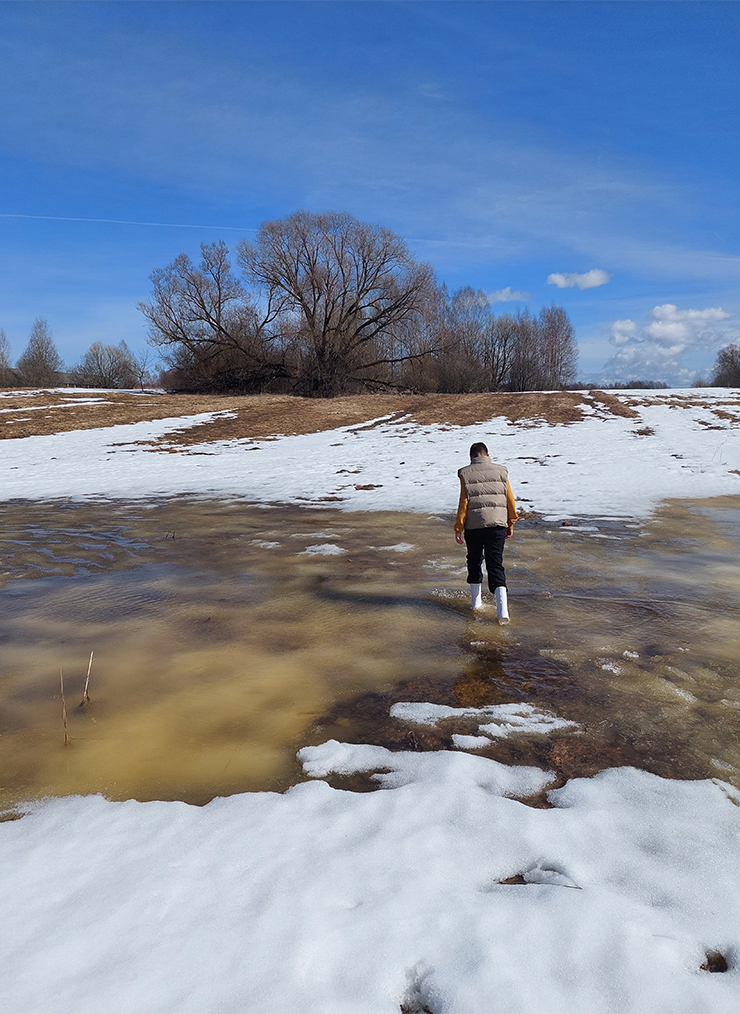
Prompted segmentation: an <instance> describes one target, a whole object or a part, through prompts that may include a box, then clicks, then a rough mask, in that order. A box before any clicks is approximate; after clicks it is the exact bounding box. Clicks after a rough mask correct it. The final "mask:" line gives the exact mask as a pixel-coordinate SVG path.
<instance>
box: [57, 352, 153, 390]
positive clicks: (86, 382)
mask: <svg viewBox="0 0 740 1014" xmlns="http://www.w3.org/2000/svg"><path fill="white" fill-rule="evenodd" d="M70 379H71V380H72V382H73V383H75V384H78V385H79V386H80V387H113V388H129V387H134V386H135V384H136V379H137V370H136V362H135V360H134V357H133V354H132V353H131V350H130V349H129V347H128V345H126V342H123V341H122V342H120V343H119V344H118V345H105V344H103V342H93V344H92V345H91V346H90V348H89V349H88V350H87V352H86V353H85V355H84V356H83V357H82V361H81V362H80V363H79V364H78V365H77V366H75V367H74V368H73V369H72V370H70Z"/></svg>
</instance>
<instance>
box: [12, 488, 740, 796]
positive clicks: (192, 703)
mask: <svg viewBox="0 0 740 1014" xmlns="http://www.w3.org/2000/svg"><path fill="white" fill-rule="evenodd" d="M1 541H2V546H1V547H0V548H1V549H2V552H3V571H4V575H3V578H2V590H1V591H0V596H1V597H2V603H3V608H2V611H1V614H0V646H1V647H2V653H1V655H0V734H1V735H0V764H1V765H2V768H1V770H2V779H1V798H0V801H1V802H3V803H5V804H7V803H10V802H13V801H15V800H18V799H23V798H28V797H29V796H39V795H44V794H48V793H55V794H56V793H66V792H92V791H102V792H105V793H106V794H107V795H109V796H111V797H112V798H127V797H129V796H134V797H136V798H139V799H151V798H164V799H174V798H180V799H186V800H189V801H193V802H204V801H206V800H207V799H210V798H212V797H213V796H214V795H218V794H224V793H229V792H235V791H244V790H246V789H256V788H282V787H284V786H285V785H287V784H289V783H290V782H291V781H292V780H295V779H296V778H297V777H299V772H298V769H297V766H296V764H295V761H294V759H293V758H294V753H295V750H296V749H297V748H298V747H300V746H301V745H304V744H305V743H308V742H317V741H320V740H321V739H325V738H327V736H328V735H335V736H337V737H338V738H346V739H366V740H367V741H372V742H384V743H387V744H388V745H391V746H397V747H403V748H406V749H434V748H440V747H449V745H450V742H449V740H450V737H449V730H445V728H444V727H442V728H440V729H437V730H423V729H418V728H417V729H415V730H410V729H409V728H407V727H404V726H403V725H402V724H401V723H399V722H397V721H395V720H390V719H388V708H389V706H390V704H391V703H393V702H394V701H396V700H431V701H435V702H437V703H448V704H456V705H461V706H465V707H471V706H472V707H477V706H481V705H484V704H489V703H505V702H507V701H518V700H532V701H539V702H542V703H545V704H548V705H549V706H551V707H553V708H555V710H557V711H558V712H559V713H560V714H562V715H563V716H564V717H566V718H570V719H573V720H574V721H576V722H578V723H579V724H581V725H582V726H583V727H584V728H585V730H586V732H585V734H583V735H580V736H559V737H548V738H545V739H540V740H532V739H527V738H526V737H525V738H523V739H522V738H517V739H514V740H502V741H501V742H498V743H496V744H492V745H491V747H490V748H489V749H487V750H486V751H485V753H487V754H488V755H490V756H495V757H498V758H499V759H502V760H506V761H507V762H512V763H522V762H527V763H533V762H534V763H541V764H547V765H549V766H551V767H556V768H557V769H558V770H559V771H561V773H562V774H563V776H564V777H570V776H572V775H574V774H579V773H591V772H592V771H593V770H598V769H599V768H600V767H603V766H606V765H609V764H615V763H616V764H620V763H634V764H638V765H639V766H642V767H646V768H649V769H651V770H655V771H657V772H658V773H661V774H669V775H670V774H672V775H678V776H684V777H706V776H719V777H721V778H724V779H726V780H729V781H735V783H736V784H738V781H739V779H738V773H739V772H740V747H738V743H740V738H739V737H738V733H740V689H739V687H738V682H737V675H738V662H737V647H738V646H737V629H738V601H739V599H738V592H740V568H738V565H737V562H736V561H737V560H738V550H739V549H740V498H727V497H726V498H722V499H717V500H713V501H702V502H701V503H700V504H694V505H691V504H686V503H682V502H679V503H670V504H666V505H665V506H664V507H663V509H662V510H661V511H659V512H658V513H657V515H656V516H655V518H654V519H653V520H651V521H650V522H649V523H646V524H644V525H635V524H627V525H625V524H620V523H619V522H611V523H598V524H596V525H594V524H593V523H589V524H584V525H569V526H565V527H563V526H560V525H556V524H550V525H547V524H543V523H537V522H535V521H531V522H524V523H520V525H519V526H518V531H517V536H516V538H515V539H514V540H512V543H511V544H510V546H509V548H508V550H507V554H508V555H507V568H508V571H509V576H510V585H511V603H512V625H511V627H509V628H499V627H498V626H497V625H496V624H495V623H494V622H493V615H492V610H489V611H487V612H485V613H484V614H483V616H481V617H472V616H471V614H470V612H469V609H468V607H467V595H466V589H465V586H464V584H463V581H464V570H463V568H462V562H463V561H462V555H461V551H460V550H459V549H458V548H457V547H456V546H455V545H454V542H453V541H452V539H451V537H450V524H449V520H448V519H439V518H434V517H426V516H409V515H405V514H392V513H372V514H365V513H363V514H359V513H356V514H349V513H340V512H337V511H333V510H331V509H326V510H315V509H309V508H284V507H283V508H263V507H257V506H250V505H244V504H240V503H231V502H202V501H190V502H188V501H185V500H172V501H161V502H157V503H151V502H148V503H121V504H109V503H108V504H70V503H47V504H11V505H6V506H5V507H4V509H3V524H2V540H1ZM91 650H94V651H95V663H94V666H93V674H92V679H91V685H90V694H91V698H92V707H91V708H90V709H89V711H88V712H79V711H77V710H75V709H76V705H77V703H78V700H79V699H81V695H82V688H83V685H84V675H85V670H86V665H87V658H88V656H89V652H90V651H91ZM60 668H63V669H64V673H65V687H66V691H67V709H68V712H69V713H70V722H69V729H70V735H71V736H72V740H73V742H72V745H71V747H70V748H68V749H66V750H65V748H64V746H63V733H62V726H61V702H60V699H59V684H58V679H59V669H60Z"/></svg>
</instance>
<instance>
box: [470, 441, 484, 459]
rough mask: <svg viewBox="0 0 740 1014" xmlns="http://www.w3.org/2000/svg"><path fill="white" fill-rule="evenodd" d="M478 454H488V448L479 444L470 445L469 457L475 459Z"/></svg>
mask: <svg viewBox="0 0 740 1014" xmlns="http://www.w3.org/2000/svg"><path fill="white" fill-rule="evenodd" d="M479 454H488V448H487V447H486V445H485V444H482V443H480V441H479V442H478V443H477V444H471V445H470V457H471V458H477V457H478V455H479Z"/></svg>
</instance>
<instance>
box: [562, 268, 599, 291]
mask: <svg viewBox="0 0 740 1014" xmlns="http://www.w3.org/2000/svg"><path fill="white" fill-rule="evenodd" d="M608 281H609V275H608V274H607V273H606V271H602V270H601V268H591V270H590V271H584V273H583V274H582V275H579V274H577V273H575V272H573V271H569V272H566V273H565V274H562V273H561V272H559V271H555V272H553V274H551V275H548V276H547V284H548V285H557V287H558V288H559V289H576V288H577V289H597V288H598V287H599V286H600V285H606V283H607V282H608Z"/></svg>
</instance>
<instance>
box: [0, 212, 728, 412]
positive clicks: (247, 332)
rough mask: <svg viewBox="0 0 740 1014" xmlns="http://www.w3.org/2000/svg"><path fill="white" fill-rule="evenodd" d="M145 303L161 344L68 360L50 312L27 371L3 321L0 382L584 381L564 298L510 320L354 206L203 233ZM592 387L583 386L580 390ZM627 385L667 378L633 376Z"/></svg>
mask: <svg viewBox="0 0 740 1014" xmlns="http://www.w3.org/2000/svg"><path fill="white" fill-rule="evenodd" d="M151 281H152V286H153V288H152V294H151V297H150V300H149V301H148V302H145V303H140V304H139V309H140V310H141V311H142V313H143V314H144V316H145V318H146V320H147V324H148V336H149V344H150V346H152V347H153V348H154V349H156V350H157V351H158V353H159V356H160V360H161V365H162V366H163V368H164V370H163V373H162V374H160V376H159V377H158V378H155V377H154V376H153V374H152V371H151V368H150V367H151V363H150V352H149V351H148V350H147V351H145V352H143V353H140V354H135V353H134V352H132V351H131V350H130V349H129V347H128V346H127V345H126V343H125V342H119V343H118V345H111V344H106V343H104V342H94V343H93V344H92V345H91V346H90V348H89V349H88V350H87V352H86V353H85V355H84V356H83V357H82V359H81V361H80V362H79V363H78V364H77V365H75V366H73V367H72V368H71V369H68V370H65V368H64V365H63V363H62V360H61V358H60V356H59V354H58V352H57V349H56V347H55V345H54V342H53V340H52V336H51V332H50V330H49V326H48V324H47V322H46V321H45V320H43V319H41V318H39V319H38V320H36V321H35V323H34V325H33V328H32V331H31V336H30V339H29V342H28V345H27V347H26V349H25V350H24V352H23V353H22V354H21V356H20V357H19V359H18V361H17V363H16V365H15V367H12V366H11V364H10V358H9V346H8V341H7V338H6V336H5V333H4V332H3V331H1V330H0V386H4V387H7V386H25V387H46V386H57V385H59V384H60V383H69V384H74V385H77V386H81V387H108V388H133V387H143V386H144V384H147V383H152V382H154V381H155V380H159V382H160V383H162V385H163V386H165V387H166V388H168V389H170V390H180V391H203V392H227V391H228V392H232V393H261V392H275V393H294V394H299V395H306V396H312V397H333V396H335V395H339V394H351V393H356V392H361V391H390V390H402V391H417V392H433V391H437V392H444V393H451V394H461V393H464V392H480V391H531V390H557V389H562V388H568V387H571V388H573V387H576V386H578V385H576V383H575V380H576V368H577V360H578V352H577V349H578V346H577V343H576V338H575V331H574V329H573V325H572V324H571V322H570V319H569V318H568V314H567V313H566V311H565V310H564V309H563V307H560V306H555V305H552V306H549V307H543V308H542V309H541V310H540V312H539V314H533V313H532V312H531V311H530V310H529V309H526V308H525V309H523V310H522V309H517V310H516V311H515V312H514V313H501V314H499V315H496V314H495V313H494V311H493V307H492V305H491V303H490V300H489V298H488V296H487V295H486V294H485V293H484V292H483V291H481V290H476V289H473V288H471V287H470V286H465V287H463V288H460V289H458V290H457V291H455V292H452V293H451V292H449V291H448V289H447V288H446V286H445V285H444V284H440V283H439V282H438V280H437V279H436V277H435V274H434V272H433V270H432V268H431V267H430V266H429V265H428V264H424V263H421V262H419V261H417V260H416V259H415V258H414V257H413V256H412V255H411V253H410V252H409V250H408V248H407V247H406V245H405V243H404V242H403V240H402V239H401V238H400V237H399V236H396V235H395V234H394V233H392V232H390V231H389V230H388V229H385V228H382V227H381V226H376V225H369V224H368V223H366V222H360V221H358V220H357V219H355V218H353V217H352V216H351V215H348V214H341V213H326V214H313V213H311V212H306V211H298V212H295V213H293V214H292V215H289V216H288V217H287V218H285V219H281V220H278V221H272V222H265V223H264V224H263V225H262V226H261V228H260V230H259V232H258V234H257V237H256V239H255V242H254V243H249V242H247V241H246V240H245V241H242V242H241V243H239V244H238V246H237V247H236V250H235V253H234V255H232V254H231V253H230V251H229V250H228V248H227V246H226V244H225V243H224V242H223V241H221V240H219V241H217V242H215V243H210V244H207V243H204V244H202V246H201V257H200V261H199V262H198V263H193V261H192V260H191V259H190V258H189V257H188V256H187V255H186V254H181V255H180V256H179V257H177V258H176V259H175V260H174V261H173V262H172V263H171V264H169V265H168V266H167V267H165V268H158V269H157V270H155V271H154V272H153V274H152V275H151ZM711 383H713V384H715V385H717V386H740V347H739V346H737V345H728V346H727V347H726V348H724V349H722V350H721V351H720V352H719V354H718V357H717V361H716V364H715V368H714V376H713V379H712V381H711ZM581 386H582V385H581ZM621 386H628V387H629V386H633V387H641V386H651V387H653V386H664V385H661V382H659V381H632V382H631V384H627V385H621Z"/></svg>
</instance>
